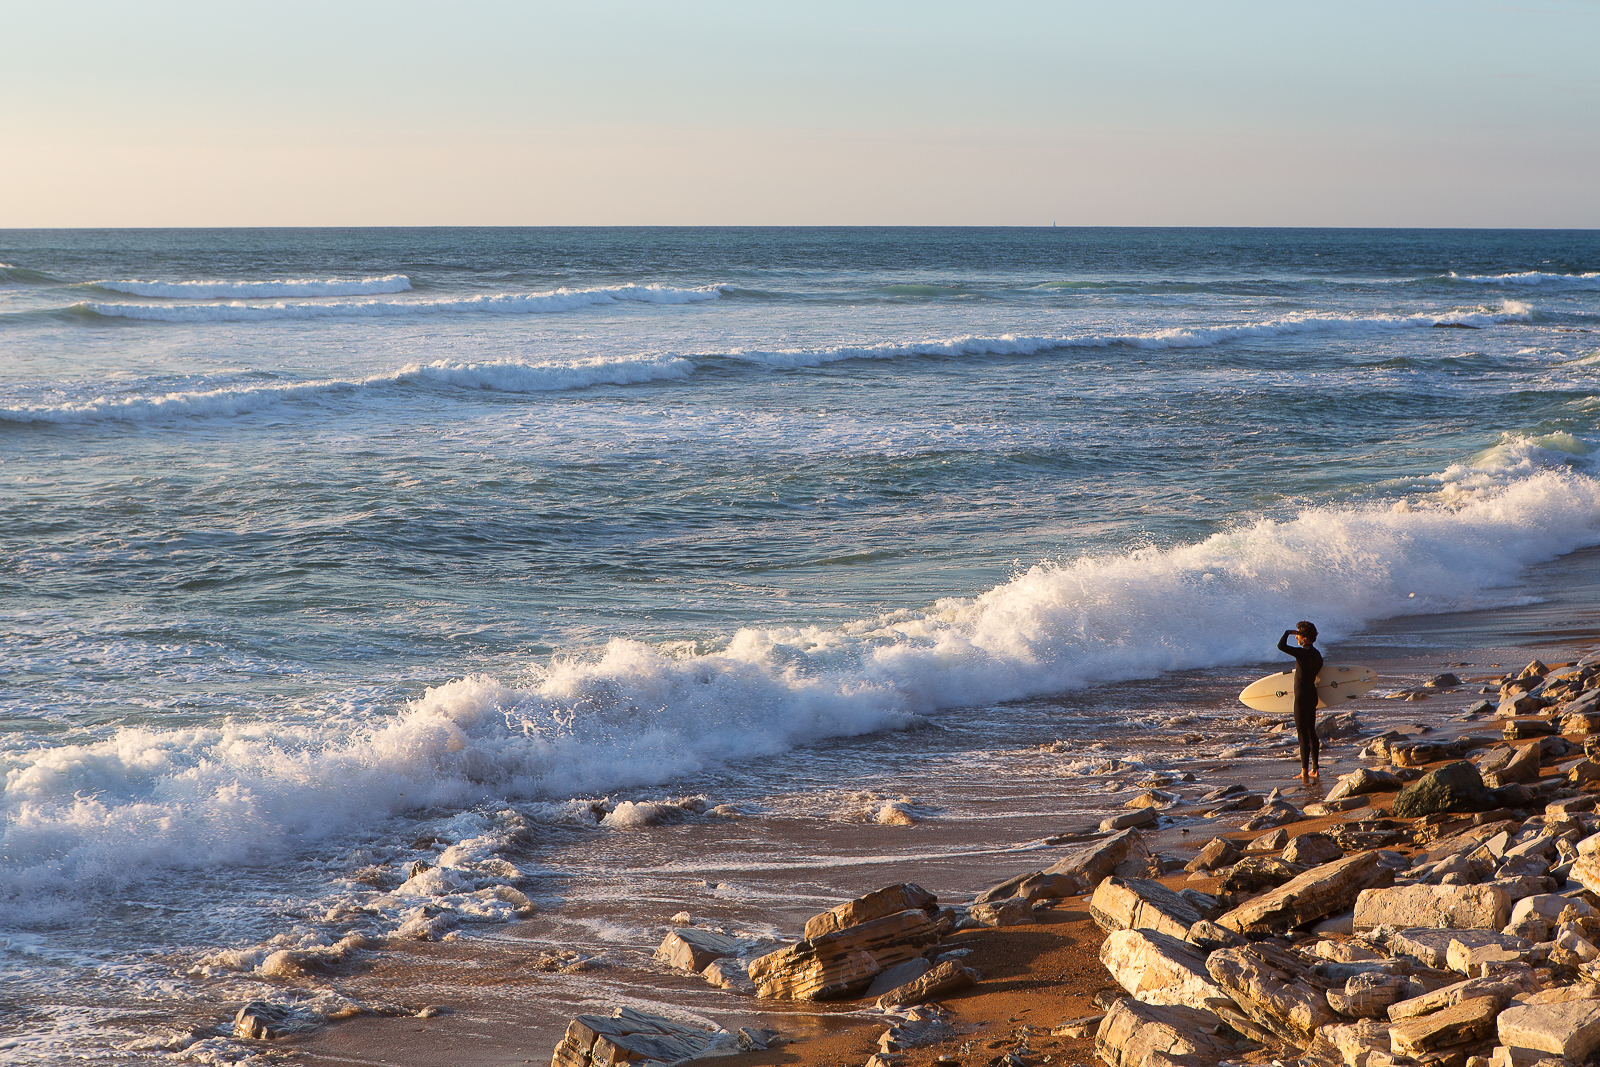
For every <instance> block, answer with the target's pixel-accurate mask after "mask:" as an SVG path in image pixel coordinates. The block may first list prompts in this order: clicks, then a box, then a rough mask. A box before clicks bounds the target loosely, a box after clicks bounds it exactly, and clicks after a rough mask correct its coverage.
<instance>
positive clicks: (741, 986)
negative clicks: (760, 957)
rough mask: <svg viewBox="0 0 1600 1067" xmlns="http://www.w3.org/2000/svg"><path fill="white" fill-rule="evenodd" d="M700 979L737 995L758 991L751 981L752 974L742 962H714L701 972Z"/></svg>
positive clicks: (730, 960)
mask: <svg viewBox="0 0 1600 1067" xmlns="http://www.w3.org/2000/svg"><path fill="white" fill-rule="evenodd" d="M700 977H702V978H704V979H705V980H706V981H707V982H709V983H710V984H712V985H714V986H716V987H717V988H718V989H731V990H733V991H734V992H735V993H745V994H753V993H754V992H755V991H756V984H755V983H754V982H752V981H750V972H749V971H748V970H747V969H746V968H745V964H744V962H743V961H741V960H735V959H727V958H723V959H720V960H712V961H711V962H710V963H708V964H706V965H705V967H704V968H703V969H702V970H701V971H700Z"/></svg>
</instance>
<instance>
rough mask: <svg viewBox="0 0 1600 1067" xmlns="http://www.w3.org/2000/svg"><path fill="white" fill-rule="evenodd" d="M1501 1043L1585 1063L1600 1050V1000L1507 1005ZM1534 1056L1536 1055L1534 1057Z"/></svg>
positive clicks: (1501, 1017) (1499, 1028) (1503, 1018)
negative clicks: (1512, 1006) (1519, 1005)
mask: <svg viewBox="0 0 1600 1067" xmlns="http://www.w3.org/2000/svg"><path fill="white" fill-rule="evenodd" d="M1498 1030H1499V1037H1500V1043H1501V1044H1502V1045H1506V1046H1509V1047H1512V1048H1524V1049H1533V1050H1536V1051H1538V1052H1549V1053H1551V1054H1553V1055H1556V1056H1561V1057H1563V1058H1564V1059H1566V1060H1567V1062H1568V1063H1582V1062H1584V1061H1585V1060H1587V1059H1588V1058H1589V1056H1590V1055H1591V1054H1592V1053H1593V1052H1594V1051H1595V1050H1596V1049H1600V1001H1596V1000H1572V1001H1568V1002H1566V1003H1565V1004H1529V1005H1526V1006H1522V1007H1514V1008H1507V1009H1506V1010H1505V1011H1503V1012H1501V1013H1500V1018H1499V1020H1498ZM1530 1058H1532V1057H1530Z"/></svg>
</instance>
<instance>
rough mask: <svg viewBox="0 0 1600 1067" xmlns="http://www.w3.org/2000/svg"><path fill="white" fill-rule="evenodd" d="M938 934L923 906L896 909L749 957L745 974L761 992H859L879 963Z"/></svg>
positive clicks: (823, 995)
mask: <svg viewBox="0 0 1600 1067" xmlns="http://www.w3.org/2000/svg"><path fill="white" fill-rule="evenodd" d="M938 939H939V933H938V928H937V927H936V926H935V924H934V921H933V919H932V918H931V917H930V916H929V915H928V914H927V912H924V911H921V910H907V911H901V912H896V913H895V914H893V915H885V916H883V917H882V918H880V919H873V920H871V921H870V922H864V923H861V924H859V925H856V926H852V927H849V928H848V929H845V930H836V931H834V932H832V933H827V934H823V935H821V936H820V937H815V938H806V939H805V940H803V941H800V942H799V943H797V944H794V945H791V946H789V947H788V948H785V949H780V950H779V951H777V952H771V953H768V954H767V955H765V956H761V957H759V958H757V959H754V960H751V961H750V979H751V981H753V982H755V984H756V994H757V995H758V996H762V997H775V998H781V999H792V1000H832V999H837V998H839V997H846V996H850V995H852V994H854V993H858V992H860V991H861V990H863V989H865V988H866V987H867V986H868V985H869V984H871V982H872V979H873V978H875V977H877V975H878V973H879V972H880V971H882V970H883V969H884V968H886V967H890V966H893V965H894V964H896V963H900V962H902V961H904V960H908V959H911V958H913V957H915V956H920V955H922V950H923V948H925V947H926V946H928V945H931V944H933V943H934V942H936V941H937V940H938Z"/></svg>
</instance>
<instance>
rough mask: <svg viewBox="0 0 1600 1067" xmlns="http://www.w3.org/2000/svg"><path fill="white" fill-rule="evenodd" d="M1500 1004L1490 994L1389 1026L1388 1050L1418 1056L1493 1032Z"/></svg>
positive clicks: (1468, 1041) (1479, 1038) (1402, 1054)
mask: <svg viewBox="0 0 1600 1067" xmlns="http://www.w3.org/2000/svg"><path fill="white" fill-rule="evenodd" d="M1499 1010H1500V1006H1499V1004H1497V1003H1496V1001H1495V999H1494V998H1493V997H1476V998H1474V999H1472V1000H1463V1001H1462V1002H1461V1003H1460V1004H1457V1005H1455V1006H1454V1007H1451V1008H1445V1009H1443V1010H1442V1011H1436V1012H1434V1013H1433V1014H1431V1015H1424V1016H1422V1017H1421V1018H1418V1019H1408V1020H1406V1021H1405V1022H1402V1023H1395V1024H1393V1025H1392V1026H1390V1027H1389V1050H1390V1051H1391V1052H1393V1053H1394V1054H1395V1055H1397V1056H1412V1057H1415V1056H1420V1055H1421V1054H1422V1053H1424V1052H1430V1051H1432V1050H1434V1049H1437V1048H1444V1047H1446V1046H1450V1045H1465V1044H1468V1043H1470V1042H1473V1041H1479V1040H1482V1039H1483V1038H1485V1037H1487V1036H1489V1035H1490V1034H1492V1033H1494V1028H1495V1015H1496V1014H1497V1013H1498V1012H1499Z"/></svg>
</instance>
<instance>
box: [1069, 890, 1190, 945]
mask: <svg viewBox="0 0 1600 1067" xmlns="http://www.w3.org/2000/svg"><path fill="white" fill-rule="evenodd" d="M1089 917H1090V918H1092V919H1093V920H1094V921H1095V923H1096V925H1098V926H1099V927H1100V929H1102V930H1106V931H1111V930H1157V931H1160V932H1161V933H1163V934H1167V935H1168V936H1170V937H1176V938H1183V937H1186V936H1187V935H1188V933H1189V928H1190V927H1191V926H1193V925H1194V924H1195V923H1197V922H1200V921H1201V919H1202V918H1203V916H1202V915H1201V914H1200V912H1199V911H1198V910H1196V908H1195V907H1194V905H1193V904H1191V903H1189V901H1187V900H1185V899H1184V898H1183V897H1181V896H1179V895H1178V894H1177V893H1175V892H1173V891H1172V890H1170V889H1168V888H1167V887H1166V886H1164V885H1162V884H1161V883H1160V882H1157V881H1153V880H1151V879H1149V878H1127V879H1123V878H1118V877H1116V876H1115V875H1113V876H1112V877H1110V878H1107V879H1106V880H1105V881H1103V882H1101V883H1100V884H1099V886H1097V887H1096V888H1095V891H1094V896H1093V897H1092V898H1090V900H1089Z"/></svg>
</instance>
